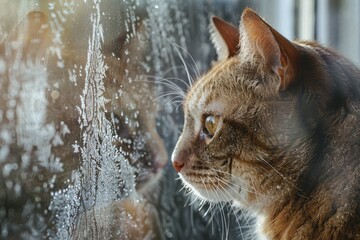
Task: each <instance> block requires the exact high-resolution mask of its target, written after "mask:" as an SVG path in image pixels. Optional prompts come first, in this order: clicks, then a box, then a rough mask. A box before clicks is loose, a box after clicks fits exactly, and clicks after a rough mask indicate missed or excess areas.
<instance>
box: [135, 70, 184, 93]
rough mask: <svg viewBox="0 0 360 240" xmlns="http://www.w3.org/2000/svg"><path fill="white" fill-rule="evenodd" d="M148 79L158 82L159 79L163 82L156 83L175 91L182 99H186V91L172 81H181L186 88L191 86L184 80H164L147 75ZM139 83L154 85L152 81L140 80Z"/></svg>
mask: <svg viewBox="0 0 360 240" xmlns="http://www.w3.org/2000/svg"><path fill="white" fill-rule="evenodd" d="M146 77H147V78H150V79H154V80H155V81H156V80H158V79H159V80H161V81H156V83H158V84H161V85H163V86H165V87H167V88H170V89H172V90H175V91H176V92H177V93H178V94H179V95H181V96H182V97H185V91H184V90H183V89H182V88H181V87H180V86H179V85H177V84H176V83H175V82H173V81H171V80H177V81H180V82H181V83H183V84H185V85H186V87H189V85H188V84H187V83H186V82H185V81H184V80H182V79H180V78H162V77H159V76H150V75H146ZM138 81H141V82H151V83H153V81H150V80H138Z"/></svg>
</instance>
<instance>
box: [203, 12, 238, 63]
mask: <svg viewBox="0 0 360 240" xmlns="http://www.w3.org/2000/svg"><path fill="white" fill-rule="evenodd" d="M210 34H211V41H212V42H213V44H214V46H215V49H216V53H217V56H218V61H222V60H225V59H228V58H230V57H232V56H235V55H236V54H237V53H238V50H239V41H240V40H239V29H238V28H237V27H235V26H234V25H232V24H230V23H228V22H226V21H224V20H223V19H221V18H219V17H215V16H213V17H211V24H210Z"/></svg>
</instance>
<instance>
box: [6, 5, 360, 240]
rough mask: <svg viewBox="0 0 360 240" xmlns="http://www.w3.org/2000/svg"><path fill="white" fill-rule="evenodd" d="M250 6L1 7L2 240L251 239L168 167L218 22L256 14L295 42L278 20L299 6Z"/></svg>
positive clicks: (227, 212) (231, 215)
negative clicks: (196, 199) (189, 191)
mask: <svg viewBox="0 0 360 240" xmlns="http://www.w3.org/2000/svg"><path fill="white" fill-rule="evenodd" d="M250 2H251V3H250ZM250 2H249V1H232V0H228V1H220V0H219V1H217V0H215V1H205V0H204V1H176V0H169V1H161V0H144V1H141V0H127V1H120V0H106V1H105V0H103V1H100V0H84V1H75V0H57V1H35V0H20V1H10V0H0V4H1V6H6V7H3V8H1V9H0V39H1V42H0V166H1V169H0V238H1V239H42V238H45V239H219V238H222V239H241V238H242V237H246V236H247V234H248V230H247V228H249V222H246V221H245V222H244V221H243V220H241V219H239V215H237V213H235V212H233V209H232V208H231V206H229V205H224V206H218V207H216V208H211V211H207V210H208V209H207V207H209V206H207V205H205V207H203V209H198V207H197V205H196V203H193V199H192V198H191V196H187V195H186V193H184V192H180V189H181V184H180V182H179V181H177V180H176V178H177V176H176V174H175V172H174V171H173V169H172V168H171V166H169V164H168V163H169V155H170V153H171V149H172V148H173V146H174V143H175V142H176V139H177V137H178V134H179V132H180V129H181V122H182V119H181V116H182V114H181V100H182V96H183V94H184V92H186V89H187V87H188V85H189V84H191V82H192V81H193V80H194V79H196V77H197V76H199V75H200V74H202V73H203V72H205V70H206V69H207V68H208V67H209V66H210V65H211V61H212V60H214V59H215V56H214V50H213V48H212V46H211V45H210V41H209V34H208V25H209V18H210V16H211V15H213V14H215V15H219V16H221V17H223V18H225V19H226V20H228V21H231V22H233V23H234V24H237V23H238V22H239V19H238V18H239V16H240V13H241V11H242V9H243V8H244V7H245V6H246V5H248V4H251V6H253V7H254V8H258V9H259V10H260V11H263V15H264V14H266V15H270V16H275V15H276V16H280V17H278V18H274V19H275V20H274V21H277V22H278V23H279V24H280V28H282V29H283V30H282V31H285V32H287V33H288V34H289V35H294V33H295V30H294V29H293V25H296V22H297V20H296V19H295V18H294V19H292V20H291V21H290V22H288V24H282V23H281V21H280V20H279V19H280V18H281V16H287V17H291V14H289V13H288V12H286V11H287V10H288V8H289V9H290V8H294V9H295V8H296V6H297V4H296V2H297V1H295V0H294V1H288V3H287V5H281V7H279V8H276V9H280V10H281V11H282V13H281V12H280V13H278V12H276V11H275V10H274V9H275V8H266V6H265V5H266V4H264V3H262V1H250ZM322 2H323V1H322ZM275 5H276V4H275ZM264 6H265V7H264ZM271 9H272V10H271ZM273 10H274V11H273ZM270 20H271V19H270ZM290 23H291V24H290ZM275 25H276V24H275ZM289 37H291V36H289ZM357 41H358V40H357Z"/></svg>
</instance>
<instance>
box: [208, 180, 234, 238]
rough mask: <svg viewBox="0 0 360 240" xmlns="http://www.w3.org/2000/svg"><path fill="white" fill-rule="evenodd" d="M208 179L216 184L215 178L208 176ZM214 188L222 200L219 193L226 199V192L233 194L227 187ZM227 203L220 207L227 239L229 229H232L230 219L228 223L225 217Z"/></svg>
mask: <svg viewBox="0 0 360 240" xmlns="http://www.w3.org/2000/svg"><path fill="white" fill-rule="evenodd" d="M208 179H209V180H210V182H211V183H212V184H214V182H213V179H211V177H209V176H208ZM216 180H218V179H216ZM212 190H213V191H214V192H215V194H216V195H218V198H219V200H221V198H220V196H219V194H221V195H222V196H223V198H224V199H226V194H228V195H229V196H231V195H230V193H228V192H227V191H226V189H224V188H223V187H221V189H220V190H218V191H217V190H214V189H213V188H212ZM225 193H226V194H225ZM225 204H226V203H223V204H222V206H221V208H220V212H221V213H222V214H221V215H222V219H223V223H222V226H223V228H224V229H225V239H228V237H229V231H230V221H228V224H226V217H225V212H224V206H225ZM226 225H227V226H226Z"/></svg>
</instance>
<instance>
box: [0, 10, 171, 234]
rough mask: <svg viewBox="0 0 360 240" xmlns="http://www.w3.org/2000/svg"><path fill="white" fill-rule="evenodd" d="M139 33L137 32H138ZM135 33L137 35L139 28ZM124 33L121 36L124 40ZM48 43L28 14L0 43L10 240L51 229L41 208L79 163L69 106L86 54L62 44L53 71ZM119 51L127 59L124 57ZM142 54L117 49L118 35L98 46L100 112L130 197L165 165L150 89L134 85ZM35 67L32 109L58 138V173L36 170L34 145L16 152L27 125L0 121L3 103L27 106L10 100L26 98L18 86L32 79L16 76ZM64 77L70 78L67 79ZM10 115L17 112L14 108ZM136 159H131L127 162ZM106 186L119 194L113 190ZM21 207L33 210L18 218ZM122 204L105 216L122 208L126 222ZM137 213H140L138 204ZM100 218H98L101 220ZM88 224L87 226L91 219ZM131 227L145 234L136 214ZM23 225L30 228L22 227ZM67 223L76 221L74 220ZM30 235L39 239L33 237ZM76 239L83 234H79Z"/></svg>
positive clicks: (2, 192) (41, 19)
mask: <svg viewBox="0 0 360 240" xmlns="http://www.w3.org/2000/svg"><path fill="white" fill-rule="evenodd" d="M142 27H143V26H139V28H142ZM70 30H71V28H70V27H69V31H70ZM138 30H139V32H141V29H138ZM126 34H127V33H124V35H126ZM62 37H63V42H70V43H71V42H72V41H71V40H72V39H73V38H74V37H76V36H74V35H72V34H69V35H66V34H64V35H63V36H62ZM57 40H58V39H57ZM54 42H56V39H55V36H54V34H53V31H52V29H51V27H50V21H49V20H48V18H47V17H46V15H45V14H43V13H42V12H30V13H29V14H28V15H27V16H26V18H25V19H24V20H23V21H22V22H21V23H20V24H19V25H18V26H17V27H16V28H15V29H14V31H13V32H12V33H10V34H9V36H8V37H7V38H6V39H5V40H4V41H3V42H2V43H1V44H0V61H1V64H2V66H5V68H4V69H2V71H1V72H0V80H1V81H0V86H1V89H0V93H1V96H0V110H1V113H2V118H1V119H0V132H1V133H2V134H3V133H4V132H7V133H9V138H10V139H9V140H10V143H7V142H5V141H4V140H3V138H0V144H1V145H2V147H4V148H5V150H6V148H7V147H9V149H8V151H9V152H8V155H7V157H6V159H2V160H1V161H0V167H1V169H4V167H5V166H7V167H8V166H14V164H15V165H16V166H17V168H16V169H14V170H12V171H10V172H9V173H8V174H4V173H5V171H0V208H1V209H5V210H4V211H7V213H6V215H2V216H1V218H0V222H1V224H0V225H2V227H3V228H4V229H2V231H3V232H7V235H8V236H9V237H10V238H20V236H27V237H25V238H28V237H30V236H33V237H40V236H44V234H45V231H46V230H47V228H49V227H51V225H52V223H53V221H54V220H53V218H52V214H53V213H52V212H50V211H49V209H48V207H49V204H50V201H51V200H52V195H51V192H57V191H59V190H61V189H63V188H65V187H66V186H67V185H68V184H69V183H71V180H72V172H73V171H74V170H78V169H79V167H80V166H81V163H82V159H81V156H80V152H79V149H77V150H76V149H75V147H74V145H76V144H78V146H79V147H81V146H82V145H84V144H85V143H84V142H82V141H83V140H82V134H81V133H82V132H81V131H82V129H81V128H80V123H79V118H80V113H79V111H78V108H77V107H80V106H81V100H80V96H81V95H82V93H83V90H84V79H85V65H86V56H87V49H86V47H83V48H82V49H81V48H79V47H76V48H73V47H71V46H69V45H70V44H68V45H66V44H64V46H63V47H64V49H63V52H62V56H61V61H62V62H63V64H64V66H58V63H59V62H60V59H59V55H56V54H51V51H50V50H51V48H52V47H53V44H54ZM85 45H86V44H85ZM85 45H84V46H85ZM125 49H127V51H128V52H130V53H132V55H131V56H125ZM146 49H147V48H146V46H143V45H140V44H139V39H138V38H137V37H134V38H132V39H128V41H127V42H126V43H125V37H124V36H120V37H119V38H118V39H116V40H114V42H112V43H109V44H107V45H106V46H103V49H102V50H103V54H104V59H105V63H106V65H107V69H106V78H105V79H104V85H105V86H104V93H103V94H104V97H105V98H106V99H108V100H109V102H108V103H107V104H106V109H105V111H107V114H106V117H107V121H109V122H111V123H112V127H113V134H114V135H116V136H118V138H117V141H114V142H113V144H114V145H116V147H117V148H119V149H121V150H122V154H124V155H125V158H126V159H127V161H129V162H131V165H133V166H136V169H138V172H136V174H139V175H141V176H140V177H138V178H137V180H138V181H137V190H139V191H143V192H144V191H149V190H150V189H151V187H149V186H148V184H149V183H150V182H152V181H154V179H159V174H160V172H161V169H162V167H163V166H164V165H165V163H166V162H167V153H166V150H165V147H164V144H163V142H162V140H161V138H160V136H159V134H158V133H157V131H156V112H157V107H158V106H157V104H156V101H155V100H154V96H153V85H152V84H151V83H150V82H149V81H137V80H139V79H138V78H139V75H140V74H141V73H142V72H141V67H140V66H141V61H142V60H143V59H144V58H145V55H146V54H145V53H146ZM126 61H128V62H126ZM35 63H36V64H38V66H40V68H41V69H46V76H47V86H46V87H47V92H46V96H45V98H46V103H44V102H38V105H39V107H40V108H41V106H46V119H45V124H44V126H43V128H46V127H47V125H46V124H48V123H51V124H54V126H55V128H56V129H55V131H56V132H58V133H59V136H58V137H60V139H61V140H60V141H59V140H58V142H59V143H57V144H53V145H52V146H51V149H50V151H51V154H53V157H55V158H59V159H60V163H61V164H62V166H63V170H62V171H59V170H58V169H52V168H47V167H46V166H42V165H41V164H39V162H40V161H39V159H38V155H37V152H38V151H39V150H40V149H38V148H37V146H35V147H33V148H32V149H30V150H29V149H27V150H24V147H23V146H22V145H21V144H20V143H19V141H20V140H19V139H18V136H19V134H21V132H20V133H19V131H21V128H22V127H24V128H25V127H26V128H29V126H22V125H21V123H19V122H18V119H19V117H17V114H18V112H15V116H14V118H13V119H10V118H9V117H8V116H10V114H8V113H9V112H10V111H11V109H9V108H10V107H9V106H10V103H9V102H12V103H11V104H12V105H11V106H12V107H18V106H19V105H21V104H23V102H22V101H32V99H23V100H21V98H20V96H18V95H19V92H20V90H21V91H23V92H25V91H32V89H26V87H25V84H26V83H27V82H28V81H31V79H33V78H34V76H35V77H39V76H36V75H34V76H33V75H29V76H27V75H25V74H23V73H24V71H23V72H22V70H24V69H29V71H35V70H33V69H32V67H34V65H35ZM21 69H22V70H21ZM73 71H74V72H73ZM70 73H72V74H73V76H75V77H76V79H74V78H73V79H71V76H70ZM129 78H131V79H132V82H131V83H130V82H129V81H128V79H129ZM29 79H30V80H29ZM12 81H13V82H15V83H17V84H18V86H19V89H18V91H19V92H18V93H16V94H18V95H16V96H12V95H11V94H14V93H13V92H11V91H10V90H11V89H13V87H12V88H11V87H10V85H11V84H13V83H12ZM119 92H122V94H119ZM33 95H34V94H33ZM33 95H31V94H29V96H31V97H36V96H33ZM12 98H14V99H15V100H12ZM88 107H91V106H88ZM17 111H19V110H18V109H17ZM28 114H36V112H35V113H28ZM134 114H136V115H137V119H135V118H134V117H133V116H134ZM125 118H129V119H130V120H131V121H133V122H132V124H130V123H129V124H127V123H125ZM136 122H137V123H136ZM64 128H65V129H67V130H64ZM19 129H20V130H19ZM28 131H30V132H32V133H31V134H32V135H33V136H36V135H37V132H35V130H31V129H28ZM2 136H3V135H2ZM142 136H144V138H143V142H142V147H141V148H140V147H139V146H137V145H136V144H137V143H136V140H135V139H137V138H140V137H142ZM109 137H111V136H109ZM34 139H35V138H34ZM54 141H55V140H54ZM123 141H124V142H123ZM40 148H41V146H40ZM26 151H28V152H30V153H31V157H29V158H30V159H29V160H28V165H24V164H23V157H24V156H25V157H26V156H28V154H24V153H25V152H26ZM99 151H100V150H99ZM126 154H127V155H126ZM136 154H137V156H136V157H135V156H134V157H133V155H136ZM22 155H24V156H22ZM5 156H6V155H5ZM49 156H50V153H49ZM119 168H120V166H119ZM119 171H120V169H119ZM89 174H90V173H89ZM54 176H55V177H56V178H55V177H54ZM51 179H55V180H54V182H53V186H50V184H49V181H50V180H51ZM120 180H121V179H119V181H120ZM9 182H10V183H13V186H14V185H15V184H17V185H18V186H19V187H20V189H21V191H19V192H17V191H15V190H14V188H13V187H8V186H9V184H8V183H9ZM92 184H97V183H92ZM114 187H119V188H120V187H121V186H114ZM133 203H134V202H133ZM26 204H27V205H29V206H31V207H32V206H33V207H34V209H32V210H31V211H27V212H26V211H24V206H25V205H26ZM123 205H124V204H123V203H122V202H121V201H117V202H114V203H109V206H108V208H107V209H108V212H112V213H115V210H114V209H117V210H119V209H122V210H123V211H126V209H128V210H129V212H128V214H129V216H131V215H135V214H136V213H133V208H134V206H132V207H131V205H130V204H129V203H127V205H124V206H123ZM129 206H130V207H129ZM138 207H139V208H142V209H145V208H144V207H143V206H142V203H139V205H138ZM85 210H86V209H85ZM83 211H84V210H83ZM142 214H143V215H145V217H146V219H148V218H151V216H150V215H151V214H150V213H148V214H147V213H146V212H145V211H143V212H142ZM104 216H105V215H102V216H100V217H99V218H101V219H104ZM105 217H107V218H108V219H107V220H108V221H102V222H103V223H104V224H105V223H107V224H108V225H109V224H110V223H112V222H111V219H110V217H109V215H106V216H105ZM49 218H50V219H51V221H49V220H46V221H47V222H46V224H48V225H47V226H44V223H43V221H44V219H49ZM90 220H91V221H94V219H93V218H92V219H90ZM90 220H89V221H88V222H86V223H87V224H88V229H90V228H91V226H92V225H91V221H90ZM135 220H137V221H138V225H139V226H141V224H140V222H143V224H144V225H145V227H149V226H150V224H148V223H144V222H145V218H144V217H143V218H141V216H140V214H137V217H135ZM135 220H134V221H135ZM30 221H31V223H30V224H27V223H28V222H30ZM147 221H148V220H147ZM74 223H76V222H75V221H74ZM61 224H62V223H61ZM114 224H115V223H114ZM116 224H118V223H116ZM99 228H100V227H99ZM34 229H37V230H38V231H39V232H35V233H33V232H32V231H33V230H34ZM83 231H84V229H83ZM89 231H90V230H89ZM32 234H35V235H32ZM82 234H85V233H84V232H82ZM97 234H100V233H97ZM144 234H146V233H144ZM0 236H1V235H0ZM99 236H101V235H99ZM5 237H6V236H5ZM103 237H105V236H103Z"/></svg>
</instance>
